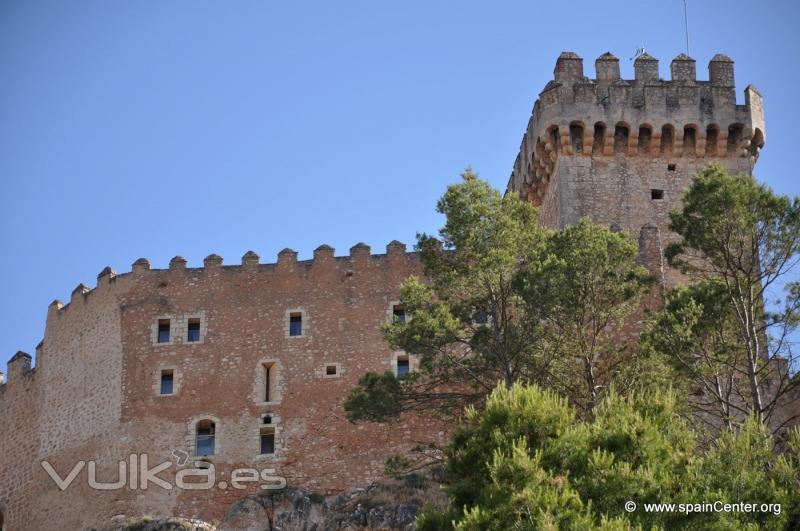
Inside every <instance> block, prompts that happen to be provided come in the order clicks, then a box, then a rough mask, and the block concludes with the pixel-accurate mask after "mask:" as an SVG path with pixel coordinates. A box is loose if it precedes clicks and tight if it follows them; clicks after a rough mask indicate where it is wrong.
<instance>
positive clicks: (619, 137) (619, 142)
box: [614, 122, 630, 153]
mask: <svg viewBox="0 0 800 531" xmlns="http://www.w3.org/2000/svg"><path fill="white" fill-rule="evenodd" d="M629 135H630V129H628V125H627V124H625V123H623V122H620V123H618V124H617V125H616V127H614V153H627V152H628V136H629Z"/></svg>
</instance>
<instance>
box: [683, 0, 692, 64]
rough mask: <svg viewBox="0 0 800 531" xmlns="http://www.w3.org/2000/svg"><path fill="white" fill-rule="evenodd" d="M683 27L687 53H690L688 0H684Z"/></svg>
mask: <svg viewBox="0 0 800 531" xmlns="http://www.w3.org/2000/svg"><path fill="white" fill-rule="evenodd" d="M683 29H684V31H685V32H686V55H690V54H689V9H688V8H687V7H686V0H683Z"/></svg>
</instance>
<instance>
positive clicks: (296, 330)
mask: <svg viewBox="0 0 800 531" xmlns="http://www.w3.org/2000/svg"><path fill="white" fill-rule="evenodd" d="M289 335H290V336H292V337H296V336H302V335H303V314H302V313H292V314H289Z"/></svg>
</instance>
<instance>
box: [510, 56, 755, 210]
mask: <svg viewBox="0 0 800 531" xmlns="http://www.w3.org/2000/svg"><path fill="white" fill-rule="evenodd" d="M708 73H709V74H708V75H709V79H708V80H698V79H697V72H696V61H695V60H694V59H692V58H691V57H689V56H687V55H685V54H680V55H678V56H677V57H675V59H673V60H672V62H671V63H670V75H671V79H670V80H668V81H666V80H663V79H661V78H660V76H659V69H658V60H657V59H656V58H654V57H652V56H651V55H649V54H647V53H645V54H642V55H641V56H639V57H637V58H636V60H635V61H634V79H631V80H626V79H622V77H621V75H620V67H619V59H618V58H617V57H615V56H614V55H613V54H611V53H610V52H606V53H604V54H603V55H601V56H600V57H598V58H597V60H596V61H595V75H596V77H595V78H594V79H590V78H588V77H585V76H584V69H583V59H582V58H580V57H579V56H578V55H576V54H575V53H573V52H563V53H562V54H561V55H560V56H559V57H558V59H557V61H556V66H555V70H554V79H553V80H552V81H550V82H548V83H547V85H546V86H545V87H544V90H542V92H541V93H540V94H539V99H537V100H536V103H535V104H534V106H533V112H532V115H531V117H530V119H529V121H528V127H527V129H526V132H525V134H524V136H523V139H522V143H521V146H520V152H519V155H518V156H517V159H516V161H515V163H514V168H513V171H512V174H511V179H510V180H509V189H510V190H515V191H518V192H519V193H520V194H521V195H522V196H523V197H524V198H527V199H529V200H531V201H533V202H534V203H537V204H539V203H540V202H541V198H542V197H543V196H544V194H545V191H546V188H547V184H548V182H549V180H550V179H551V178H552V176H553V174H554V169H555V166H556V163H557V160H558V157H560V156H584V157H613V156H624V157H662V158H667V159H671V160H672V159H677V158H681V157H689V158H693V159H703V158H706V159H720V158H739V157H741V158H747V157H752V158H753V159H755V158H757V157H758V154H759V151H760V149H761V148H762V147H763V145H764V143H765V141H766V131H765V127H764V115H763V101H762V97H761V94H760V93H759V92H758V91H757V90H756V89H755V87H753V86H752V85H748V86H747V88H746V89H745V98H744V101H745V103H744V104H743V105H737V103H736V93H735V90H736V89H735V84H734V68H733V61H732V60H731V59H730V58H729V57H728V56H726V55H722V54H717V55H715V56H714V57H713V58H712V59H711V61H709V63H708Z"/></svg>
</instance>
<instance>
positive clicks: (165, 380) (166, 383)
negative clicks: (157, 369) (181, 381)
mask: <svg viewBox="0 0 800 531" xmlns="http://www.w3.org/2000/svg"><path fill="white" fill-rule="evenodd" d="M174 383H175V374H174V373H173V371H172V370H171V369H170V370H163V371H161V394H162V395H171V394H172V393H173V389H174Z"/></svg>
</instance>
